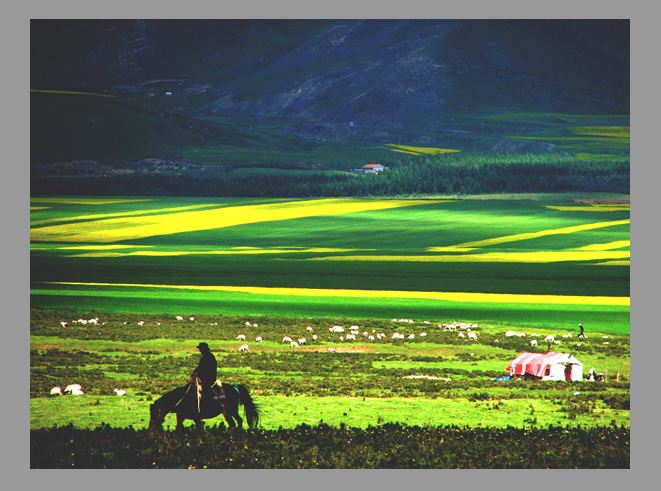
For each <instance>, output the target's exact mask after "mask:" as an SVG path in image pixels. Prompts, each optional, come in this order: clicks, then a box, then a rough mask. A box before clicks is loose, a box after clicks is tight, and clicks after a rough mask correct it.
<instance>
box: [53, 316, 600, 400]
mask: <svg viewBox="0 0 661 491" xmlns="http://www.w3.org/2000/svg"><path fill="white" fill-rule="evenodd" d="M175 318H176V319H177V320H178V321H183V320H184V317H183V316H181V315H177V316H176V317H175ZM188 320H189V321H191V322H192V321H195V317H192V316H191V317H189V318H188ZM392 322H393V323H402V324H414V323H415V321H413V320H412V319H393V320H392ZM71 323H73V324H84V325H85V324H92V325H97V324H98V323H99V318H98V317H95V318H93V319H77V320H74V321H71ZM60 324H61V325H62V327H63V328H65V327H66V326H67V325H68V324H69V323H68V322H65V321H62V322H61V323H60ZM104 324H105V323H104ZM124 324H127V322H125V323H124ZM138 324H139V325H144V321H140V322H138ZM156 324H158V325H160V322H157V323H156ZM215 324H216V325H217V323H215ZM423 324H427V325H428V324H431V323H430V322H429V321H423ZM245 325H246V327H248V328H258V327H259V325H258V324H256V323H251V322H246V323H245ZM579 326H580V324H579ZM438 327H439V328H442V329H443V330H444V331H451V332H455V331H458V337H460V338H465V339H466V340H469V339H470V340H473V341H477V337H478V333H477V332H475V331H473V330H472V329H478V328H479V326H478V325H477V324H472V323H465V322H453V323H452V324H438ZM306 331H307V333H306V334H305V336H308V337H310V339H311V341H313V342H314V341H317V339H318V335H317V334H315V333H314V332H313V331H314V329H313V328H312V327H311V326H308V327H307V328H306ZM328 331H329V332H330V333H331V334H339V336H338V337H337V338H336V340H337V341H339V342H347V341H356V340H358V339H361V340H366V341H376V340H377V339H386V338H387V336H386V334H385V333H383V332H376V330H375V329H372V330H371V332H369V331H367V330H362V332H361V329H360V328H359V327H358V326H357V325H352V326H350V327H349V328H348V332H346V331H345V328H344V327H343V326H339V325H335V326H332V327H330V328H329V329H328ZM361 336H362V337H361ZM418 336H419V337H421V338H424V337H426V336H427V333H426V332H424V331H423V332H420V333H419V334H418ZM526 336H527V334H526V333H523V332H516V331H507V332H506V333H505V337H526ZM308 337H303V336H290V335H285V336H284V337H283V338H282V342H283V343H289V346H290V347H292V348H300V347H301V346H303V345H307V344H308ZM529 337H531V338H540V337H541V336H540V335H539V334H536V333H533V334H530V335H529ZM562 337H563V338H571V337H572V334H571V333H567V334H563V335H562ZM578 337H581V338H583V337H584V335H583V334H581V335H579V336H578ZM603 337H604V338H608V336H603ZM415 338H416V334H415V333H409V334H402V333H400V332H398V331H396V332H394V333H393V334H392V336H391V339H411V340H412V339H415ZM236 340H237V341H243V342H244V343H245V342H246V341H247V337H246V335H245V334H239V335H238V336H237V338H236ZM262 341H264V338H263V337H262V336H261V335H258V336H255V342H256V343H261V342H262ZM494 342H495V343H498V342H499V340H498V339H494ZM544 342H545V343H548V344H549V345H550V344H551V343H553V344H560V343H561V342H560V340H556V339H555V336H554V335H553V334H551V335H548V336H546V337H545V338H544ZM529 344H530V346H537V345H538V342H537V339H531V340H530V343H529ZM603 344H608V342H607V341H606V342H603ZM580 345H581V343H578V344H577V346H580ZM239 351H241V352H246V351H250V346H249V345H248V344H241V345H240V347H239ZM327 351H329V352H335V351H336V348H334V347H328V348H327ZM114 392H115V394H116V395H118V396H123V395H126V391H125V390H124V389H118V388H115V389H114ZM50 394H51V396H58V395H82V394H83V390H82V387H81V386H80V384H71V385H68V386H67V387H66V388H65V389H64V390H62V389H61V387H53V388H52V389H51V392H50Z"/></svg>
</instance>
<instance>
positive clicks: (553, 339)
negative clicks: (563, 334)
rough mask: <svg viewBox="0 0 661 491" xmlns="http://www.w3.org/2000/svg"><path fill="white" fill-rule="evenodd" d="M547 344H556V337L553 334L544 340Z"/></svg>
mask: <svg viewBox="0 0 661 491" xmlns="http://www.w3.org/2000/svg"><path fill="white" fill-rule="evenodd" d="M544 342H545V343H553V342H555V336H554V335H553V334H549V335H548V336H546V337H545V338H544Z"/></svg>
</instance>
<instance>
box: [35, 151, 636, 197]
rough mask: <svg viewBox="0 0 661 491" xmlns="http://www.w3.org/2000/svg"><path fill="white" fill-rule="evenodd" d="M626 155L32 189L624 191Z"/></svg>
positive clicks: (265, 193)
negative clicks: (601, 158) (376, 171)
mask: <svg viewBox="0 0 661 491" xmlns="http://www.w3.org/2000/svg"><path fill="white" fill-rule="evenodd" d="M629 167H630V164H629V159H617V160H578V159H574V158H569V157H568V158H560V157H556V158H551V159H549V158H542V157H540V158H534V157H530V156H523V157H522V156H518V157H510V158H505V159H503V158H493V157H488V158H487V157H480V156H475V157H472V158H466V157H462V158H451V157H448V156H438V157H428V158H424V159H422V158H415V159H411V160H407V161H403V162H393V163H390V165H389V166H388V168H387V170H386V171H384V172H382V173H381V174H378V175H374V174H350V173H321V172H312V171H310V173H309V174H296V175H292V174H284V173H283V174H264V175H261V174H247V175H236V174H231V173H229V174H227V175H226V176H221V177H213V178H204V179H200V178H198V177H193V176H185V175H184V176H175V175H159V174H151V175H141V176H116V177H79V178H76V177H69V178H54V177H52V178H45V177H38V178H34V179H32V181H31V194H35V195H36V194H83V195H167V196H219V197H220V196H223V197H283V198H293V197H343V196H357V197H370V196H407V195H421V194H460V195H461V194H492V193H541V192H545V193H556V192H568V191H573V192H613V193H625V194H628V193H629V189H630V168H629Z"/></svg>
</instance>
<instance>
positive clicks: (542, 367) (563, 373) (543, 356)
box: [507, 352, 583, 381]
mask: <svg viewBox="0 0 661 491" xmlns="http://www.w3.org/2000/svg"><path fill="white" fill-rule="evenodd" d="M507 370H508V371H509V372H510V375H511V376H512V378H517V377H523V378H525V379H526V380H567V381H570V380H577V381H581V380H583V364H582V363H581V362H580V361H578V360H577V359H576V358H574V357H573V356H571V355H569V354H567V353H527V352H523V353H521V354H520V355H519V356H517V357H516V358H515V359H514V360H512V361H511V362H510V364H509V365H508V366H507Z"/></svg>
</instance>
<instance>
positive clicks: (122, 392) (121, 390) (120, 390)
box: [113, 388, 126, 396]
mask: <svg viewBox="0 0 661 491" xmlns="http://www.w3.org/2000/svg"><path fill="white" fill-rule="evenodd" d="M113 390H114V391H115V394H117V395H118V396H125V395H126V391H125V390H124V389H117V388H114V389H113Z"/></svg>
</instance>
